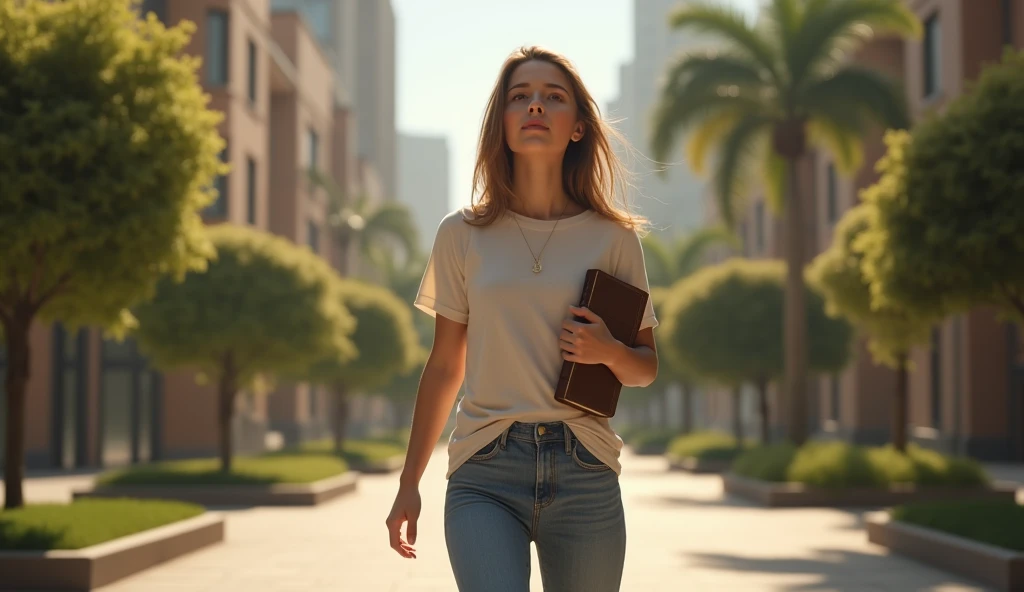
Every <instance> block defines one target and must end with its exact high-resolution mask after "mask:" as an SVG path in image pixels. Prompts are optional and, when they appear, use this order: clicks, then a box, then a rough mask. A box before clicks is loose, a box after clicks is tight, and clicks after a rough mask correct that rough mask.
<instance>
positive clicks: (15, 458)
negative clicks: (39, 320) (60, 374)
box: [3, 309, 34, 510]
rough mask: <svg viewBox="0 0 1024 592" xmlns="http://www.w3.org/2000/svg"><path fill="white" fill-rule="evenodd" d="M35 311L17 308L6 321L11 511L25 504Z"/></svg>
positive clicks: (6, 500)
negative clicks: (27, 413)
mask: <svg viewBox="0 0 1024 592" xmlns="http://www.w3.org/2000/svg"><path fill="white" fill-rule="evenodd" d="M33 316H34V315H33V314H32V313H31V312H30V311H27V310H24V309H22V310H15V311H13V315H12V317H11V322H10V323H5V324H4V327H3V329H4V331H3V333H4V335H5V336H6V343H7V377H6V379H5V382H4V388H5V389H6V392H7V422H6V423H7V425H6V436H5V437H6V442H5V446H6V447H5V450H4V508H6V509H8V510H11V509H14V508H20V507H21V506H23V505H25V497H24V491H23V482H24V480H25V396H26V392H25V390H26V387H27V386H28V378H29V368H30V366H29V361H30V359H31V356H32V352H31V350H30V348H29V342H28V336H29V331H30V330H31V328H32V320H33Z"/></svg>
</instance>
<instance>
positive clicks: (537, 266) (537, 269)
mask: <svg viewBox="0 0 1024 592" xmlns="http://www.w3.org/2000/svg"><path fill="white" fill-rule="evenodd" d="M541 269H544V268H543V267H541V264H540V261H537V262H535V263H534V264H533V273H540V270H541Z"/></svg>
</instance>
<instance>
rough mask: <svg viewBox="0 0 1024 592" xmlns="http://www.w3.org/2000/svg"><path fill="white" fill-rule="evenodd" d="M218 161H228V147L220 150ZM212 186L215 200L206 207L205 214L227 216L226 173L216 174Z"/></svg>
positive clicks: (216, 216) (217, 216)
mask: <svg viewBox="0 0 1024 592" xmlns="http://www.w3.org/2000/svg"><path fill="white" fill-rule="evenodd" d="M220 161H221V162H227V161H228V147H227V146H224V149H223V150H221V151H220ZM213 188H214V189H216V190H217V201H215V202H213V203H212V204H210V205H209V206H207V207H206V212H205V214H206V215H207V216H211V217H215V218H227V217H228V175H218V176H217V178H216V179H215V180H214V181H213Z"/></svg>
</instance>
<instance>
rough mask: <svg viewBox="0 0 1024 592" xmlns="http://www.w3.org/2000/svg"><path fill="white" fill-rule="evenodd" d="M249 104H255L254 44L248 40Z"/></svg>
mask: <svg viewBox="0 0 1024 592" xmlns="http://www.w3.org/2000/svg"><path fill="white" fill-rule="evenodd" d="M249 104H250V105H255V104H256V44H255V43H253V42H252V40H249Z"/></svg>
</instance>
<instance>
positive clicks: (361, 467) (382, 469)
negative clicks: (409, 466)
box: [348, 455, 405, 475]
mask: <svg viewBox="0 0 1024 592" xmlns="http://www.w3.org/2000/svg"><path fill="white" fill-rule="evenodd" d="M348 466H349V468H350V469H352V470H353V471H356V472H359V473H364V474H367V475H371V474H384V473H394V472H395V471H400V470H402V467H404V466H405V455H398V456H392V457H391V458H387V459H384V460H380V461H374V462H368V463H361V462H350V463H348Z"/></svg>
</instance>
